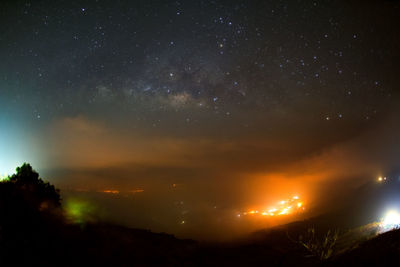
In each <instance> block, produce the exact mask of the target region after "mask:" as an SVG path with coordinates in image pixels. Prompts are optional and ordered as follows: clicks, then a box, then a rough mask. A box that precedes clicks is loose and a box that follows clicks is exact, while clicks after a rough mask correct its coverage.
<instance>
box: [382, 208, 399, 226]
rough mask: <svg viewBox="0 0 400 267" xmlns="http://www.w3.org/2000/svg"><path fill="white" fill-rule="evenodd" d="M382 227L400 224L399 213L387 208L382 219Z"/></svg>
mask: <svg viewBox="0 0 400 267" xmlns="http://www.w3.org/2000/svg"><path fill="white" fill-rule="evenodd" d="M381 224H382V227H384V228H385V229H388V230H390V229H393V228H396V227H399V226H400V214H399V212H398V211H397V210H389V211H388V212H387V213H386V214H385V217H384V218H383V220H382V223H381Z"/></svg>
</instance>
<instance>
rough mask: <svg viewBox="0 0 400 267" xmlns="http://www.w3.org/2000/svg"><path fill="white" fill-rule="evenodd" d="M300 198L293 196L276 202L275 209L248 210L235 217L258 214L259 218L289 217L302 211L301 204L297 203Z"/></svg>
mask: <svg viewBox="0 0 400 267" xmlns="http://www.w3.org/2000/svg"><path fill="white" fill-rule="evenodd" d="M299 199H300V198H299V197H298V196H294V197H293V198H291V199H287V200H281V201H279V202H278V205H277V206H276V207H272V208H269V209H267V210H262V211H258V210H250V211H248V212H243V213H239V214H238V215H237V217H241V216H242V215H244V216H245V215H247V214H252V215H256V214H259V215H261V216H269V217H272V216H282V215H289V214H295V213H300V212H302V211H303V210H304V207H303V202H300V201H298V200H299Z"/></svg>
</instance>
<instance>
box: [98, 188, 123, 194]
mask: <svg viewBox="0 0 400 267" xmlns="http://www.w3.org/2000/svg"><path fill="white" fill-rule="evenodd" d="M100 192H102V193H106V194H119V191H118V190H109V189H107V190H103V191H100Z"/></svg>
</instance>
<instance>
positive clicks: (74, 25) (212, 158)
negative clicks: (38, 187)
mask: <svg viewBox="0 0 400 267" xmlns="http://www.w3.org/2000/svg"><path fill="white" fill-rule="evenodd" d="M399 18H400V3H399V2H398V1H377V0H376V1H375V0H368V1H357V0H351V1H304V0H301V1H300V0H297V1H277V0H271V1H167V0H166V1H119V0H115V1H100V0H99V1H95V0H93V1H1V3H0V138H1V139H0V151H1V155H0V172H1V173H4V172H7V173H10V172H12V170H13V169H14V168H15V167H16V166H17V165H18V164H21V163H22V162H30V163H32V164H33V167H34V168H36V169H37V170H38V171H39V172H40V173H41V174H42V176H45V178H46V179H48V180H50V181H52V182H54V183H55V184H56V185H58V186H59V187H60V188H61V190H62V192H63V191H65V192H75V193H76V192H82V191H84V192H96V191H103V190H109V189H113V190H119V191H120V192H121V193H122V192H133V191H135V190H144V191H143V192H140V193H137V192H136V193H134V196H129V197H127V198H126V199H125V198H124V197H123V196H121V197H120V198H119V199H118V202H115V203H114V202H113V203H111V204H110V203H109V204H108V205H110V206H111V207H112V208H110V209H114V210H118V211H120V213H125V214H126V213H129V214H130V215H129V216H130V217H129V218H126V216H125V217H124V219H121V221H124V223H126V224H131V225H133V226H137V225H138V226H142V227H147V228H155V229H162V230H166V231H169V232H179V229H178V228H176V227H178V226H172V225H174V222H175V221H176V222H177V223H176V225H178V224H179V222H182V220H186V221H187V224H189V223H191V222H192V223H193V225H198V224H199V222H196V218H197V219H198V218H199V216H198V214H200V213H201V212H203V213H201V214H206V215H205V216H203V217H204V218H209V217H213V218H214V217H215V218H217V219H216V222H215V223H216V224H218V223H223V222H224V218H225V217H227V216H228V215H226V216H225V215H224V216H225V217H224V218H218V216H215V214H213V213H212V212H213V210H216V209H221V210H223V212H226V213H229V211H231V210H236V209H240V208H242V207H248V206H249V205H262V204H265V203H268V202H269V201H274V200H276V199H280V198H285V197H287V196H290V195H292V194H300V195H302V196H303V198H304V199H306V200H307V201H308V202H309V203H310V205H311V206H312V205H317V204H316V203H318V202H320V201H322V200H321V199H322V198H323V196H324V195H326V192H327V191H329V192H331V193H332V194H333V195H334V194H336V193H337V194H340V193H342V192H345V191H346V190H347V189H348V188H349V187H351V186H355V185H357V184H361V183H362V182H365V181H368V180H369V179H375V177H377V176H379V175H384V174H385V173H386V172H391V171H394V170H396V169H398V168H399V167H400V166H399V163H398V162H397V161H396V160H398V158H399V156H400V147H399V141H398V138H397V137H398V136H399V134H400V120H399V115H400V110H399V108H398V105H399V103H400V101H399V100H400V96H399V94H398V93H399V82H400V72H399V70H400V66H399V65H400V64H399V59H400V43H399V41H400V30H399V29H400V19H399ZM98 198H99V197H93V199H98ZM100 198H103V197H100ZM106 198H107V197H106ZM140 198H141V199H140ZM103 200H104V199H103ZM103 200H102V201H103ZM93 201H95V202H96V200H93ZM116 203H117V204H116ZM127 203H128V204H127ZM182 206H184V207H182ZM161 207H162V208H161ZM141 209H146V210H147V213H146V214H147V216H148V217H147V219H143V221H142V222H141V223H142V224H140V223H138V224H137V225H135V224H132V223H131V221H135V222H138V218H139V217H143V216H144V215H143V214H141V212H142V210H141ZM160 210H163V211H164V210H165V212H166V213H171V214H176V216H175V215H165V214H164V213H163V212H161V211H160ZM174 212H175V213H174ZM196 212H197V213H196ZM221 212H222V211H221ZM149 214H150V215H149ZM191 214H195V215H191ZM210 214H213V215H210ZM191 216H192V217H191ZM117 217H118V216H117ZM167 217H168V218H167ZM200 217H201V216H200ZM228 217H229V216H228ZM121 218H122V217H121ZM203 220H206V219H203ZM202 223H204V224H205V225H206V224H207V223H206V222H202ZM179 227H180V226H179ZM185 227H189V226H185ZM186 231H187V232H189V233H190V231H192V230H190V228H188V229H186ZM189 235H190V234H189Z"/></svg>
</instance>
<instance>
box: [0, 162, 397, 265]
mask: <svg viewBox="0 0 400 267" xmlns="http://www.w3.org/2000/svg"><path fill="white" fill-rule="evenodd" d="M366 188H367V189H368V190H367V189H365V188H364V189H362V191H359V192H358V194H357V195H358V196H363V195H365V196H368V197H369V198H370V197H371V196H373V195H375V197H374V199H375V202H376V200H377V199H379V197H378V196H380V195H383V196H387V195H388V194H389V193H390V192H389V191H387V190H386V189H384V188H383V187H382V188H380V189H379V190H377V189H373V191H371V190H370V189H369V188H374V187H366ZM387 188H389V189H390V190H391V191H393V190H394V188H397V186H396V185H394V184H392V185H388V186H387ZM382 190H383V191H382ZM396 190H397V189H396ZM363 192H364V193H363ZM393 194H394V195H398V191H393ZM353 200H354V199H353ZM358 202H359V203H365V199H364V197H360V198H359V201H353V202H352V203H358ZM356 205H357V207H356V206H348V208H347V209H344V210H341V211H339V212H338V213H332V214H327V215H323V216H319V217H316V218H312V219H308V220H306V221H301V222H295V223H291V224H288V225H283V226H279V227H276V228H273V229H268V230H263V231H259V232H257V233H254V234H253V235H251V236H249V237H248V238H247V239H245V240H240V241H237V242H231V243H201V242H197V241H194V240H182V239H177V238H175V237H174V236H172V235H168V234H164V233H152V232H150V231H146V230H139V229H130V228H126V227H122V226H117V225H112V224H105V223H93V222H92V223H88V222H82V221H81V222H78V223H77V222H75V223H71V222H69V221H68V220H67V218H66V217H65V213H64V210H63V207H62V205H61V198H60V195H59V191H58V190H57V189H55V188H54V186H52V185H50V184H49V183H46V182H44V181H43V180H41V179H40V178H39V176H38V174H37V173H36V172H35V171H33V170H32V168H31V167H30V166H29V165H24V166H22V167H21V168H18V169H17V174H16V175H14V176H13V177H10V179H8V180H7V181H3V182H0V266H260V265H262V266H321V265H322V266H398V263H399V262H400V230H393V231H389V232H386V233H384V234H379V231H380V228H379V225H378V224H377V223H369V224H366V225H363V224H360V223H359V222H357V221H355V220H353V217H354V216H353V217H352V214H353V213H354V212H353V211H354V210H358V211H359V212H361V213H362V209H361V207H362V206H361V205H358V204H356ZM368 207H369V208H370V206H368ZM344 218H350V219H351V220H346V219H344ZM360 218H361V217H360ZM364 220H366V219H365V218H364ZM344 222H347V223H344ZM337 226H340V229H341V230H340V231H334V230H332V229H334V227H337Z"/></svg>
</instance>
